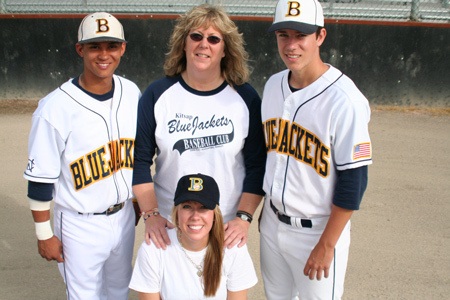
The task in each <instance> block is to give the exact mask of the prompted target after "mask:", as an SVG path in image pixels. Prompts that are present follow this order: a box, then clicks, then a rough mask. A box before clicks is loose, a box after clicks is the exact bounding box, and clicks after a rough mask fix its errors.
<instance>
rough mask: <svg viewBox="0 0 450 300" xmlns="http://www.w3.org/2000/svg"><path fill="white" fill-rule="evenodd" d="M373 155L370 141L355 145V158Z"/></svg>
mask: <svg viewBox="0 0 450 300" xmlns="http://www.w3.org/2000/svg"><path fill="white" fill-rule="evenodd" d="M371 156H372V154H371V150H370V143H361V144H358V145H356V146H355V147H353V160H357V159H360V158H365V157H371Z"/></svg>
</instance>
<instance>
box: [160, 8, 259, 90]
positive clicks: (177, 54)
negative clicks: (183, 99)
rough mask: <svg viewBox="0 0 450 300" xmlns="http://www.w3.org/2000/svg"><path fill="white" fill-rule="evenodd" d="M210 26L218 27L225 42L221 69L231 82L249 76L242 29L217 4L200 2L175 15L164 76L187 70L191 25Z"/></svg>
mask: <svg viewBox="0 0 450 300" xmlns="http://www.w3.org/2000/svg"><path fill="white" fill-rule="evenodd" d="M209 26H212V27H214V28H215V29H216V30H218V31H219V32H220V33H221V34H222V36H223V41H224V43H225V50H224V51H225V57H223V58H222V61H221V63H220V67H221V73H222V76H223V77H224V78H225V80H226V81H227V82H228V84H230V85H231V86H234V85H241V84H244V83H246V82H247V81H248V80H249V76H250V70H249V67H248V58H249V55H248V53H247V51H246V50H245V48H244V45H245V42H244V38H243V35H242V33H239V31H238V27H237V26H236V24H235V23H234V22H233V21H232V20H231V19H230V17H229V16H228V14H227V13H226V12H225V10H224V9H223V8H222V7H220V6H213V5H210V4H202V5H199V6H196V7H194V8H192V9H191V10H190V11H188V12H187V13H186V14H184V15H182V16H181V17H180V18H178V19H177V21H176V25H175V27H174V29H173V32H172V35H171V37H170V41H169V52H168V53H166V60H165V62H164V72H165V74H166V75H167V76H171V77H173V76H177V75H179V74H181V73H182V72H183V71H184V70H186V54H185V52H184V48H185V46H186V38H187V37H188V35H189V32H190V31H191V30H192V29H197V28H202V27H209Z"/></svg>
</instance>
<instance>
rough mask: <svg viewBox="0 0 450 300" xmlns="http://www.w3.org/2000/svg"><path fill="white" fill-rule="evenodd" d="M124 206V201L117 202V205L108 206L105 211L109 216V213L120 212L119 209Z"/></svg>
mask: <svg viewBox="0 0 450 300" xmlns="http://www.w3.org/2000/svg"><path fill="white" fill-rule="evenodd" d="M122 207H123V202H122V203H119V204H115V205H111V206H110V207H108V209H107V210H106V211H105V214H106V215H107V216H109V215H113V214H115V213H116V212H118V211H119V210H121V209H122Z"/></svg>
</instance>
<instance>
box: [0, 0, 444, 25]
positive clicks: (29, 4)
mask: <svg viewBox="0 0 450 300" xmlns="http://www.w3.org/2000/svg"><path fill="white" fill-rule="evenodd" d="M319 1H320V2H321V3H322V6H323V9H324V15H325V18H332V19H357V20H386V21H389V20H391V21H421V22H438V23H450V5H449V1H450V0H319ZM201 3H212V4H219V5H222V6H224V7H225V8H226V10H227V12H228V13H230V14H231V15H240V16H263V17H269V16H270V17H271V16H273V13H274V9H275V5H276V3H277V1H276V0H197V1H195V0H187V1H181V0H159V1H158V0H131V1H123V0H103V1H98V0H97V1H95V0H0V13H3V14H11V13H35V14H41V13H90V12H94V11H108V12H111V13H140V14H142V13H145V14H180V13H184V12H185V11H186V10H188V9H190V8H191V7H192V6H195V5H198V4H201Z"/></svg>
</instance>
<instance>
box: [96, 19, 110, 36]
mask: <svg viewBox="0 0 450 300" xmlns="http://www.w3.org/2000/svg"><path fill="white" fill-rule="evenodd" d="M96 21H97V33H99V32H108V31H109V26H108V20H106V19H97V20H96Z"/></svg>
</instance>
